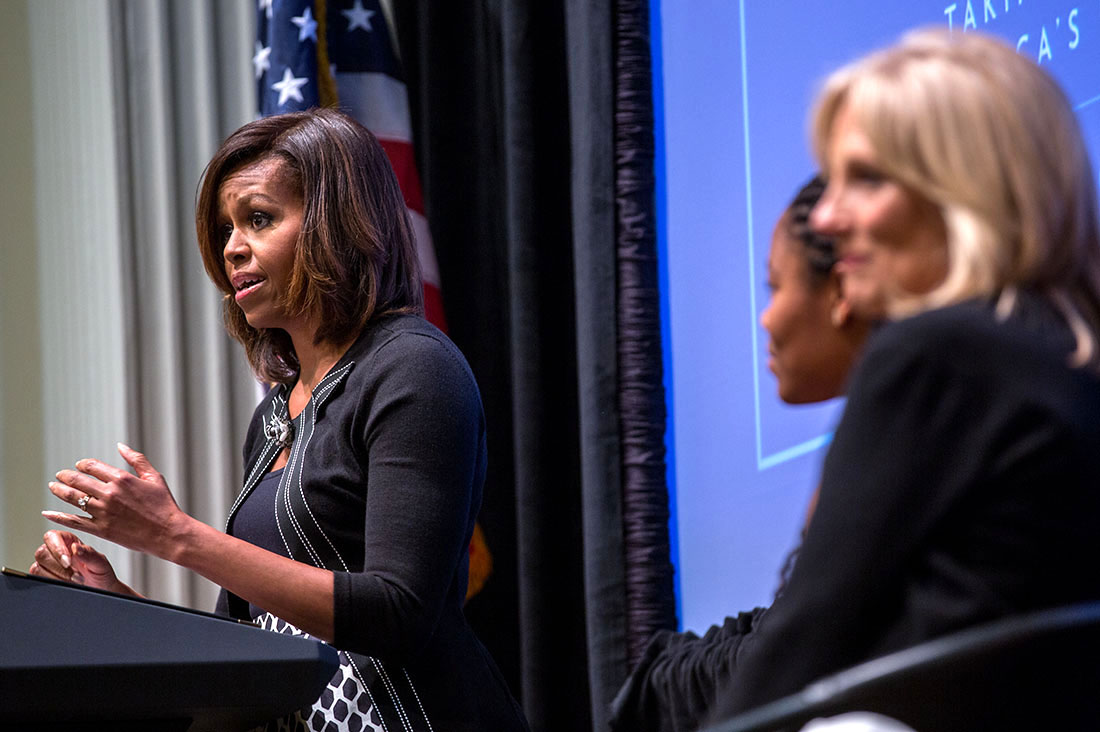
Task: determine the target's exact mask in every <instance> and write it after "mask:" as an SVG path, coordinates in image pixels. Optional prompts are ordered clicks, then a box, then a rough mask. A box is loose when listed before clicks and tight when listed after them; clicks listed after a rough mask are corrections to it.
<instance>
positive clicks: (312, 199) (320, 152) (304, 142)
mask: <svg viewBox="0 0 1100 732" xmlns="http://www.w3.org/2000/svg"><path fill="white" fill-rule="evenodd" d="M268 159H278V160H281V161H282V162H283V167H282V173H283V174H285V175H288V176H290V179H291V181H292V183H293V184H295V185H296V186H297V187H298V188H299V190H300V191H301V193H302V200H303V205H304V208H305V210H304V216H303V219H302V232H301V234H300V235H299V237H298V244H297V247H296V249H295V254H294V265H293V271H292V274H291V278H290V282H289V283H288V287H287V292H286V294H285V298H284V301H283V303H282V305H283V307H284V308H285V309H286V312H287V314H288V315H290V316H291V317H295V316H300V315H305V314H309V315H314V316H316V317H317V322H318V323H319V324H320V326H319V328H318V330H317V334H316V338H315V342H316V343H323V342H330V343H341V342H344V341H346V340H347V339H348V338H350V337H353V336H354V335H356V334H358V333H359V331H360V330H362V328H363V326H364V325H366V323H367V322H368V321H369V320H371V319H372V318H377V317H381V316H383V315H388V314H392V313H399V312H417V313H418V312H420V311H421V308H422V300H423V290H422V284H421V280H420V268H419V265H418V263H417V258H416V242H415V239H414V235H413V229H412V225H411V223H410V221H409V215H408V210H407V209H406V207H405V200H404V197H403V196H402V195H401V189H400V187H399V186H398V183H397V179H396V178H395V177H394V174H393V169H392V168H391V167H390V162H389V159H388V158H387V157H386V153H385V151H383V150H382V147H381V146H380V145H379V144H378V141H377V140H376V139H375V137H374V135H372V134H371V133H370V131H369V130H367V129H366V128H365V127H363V126H362V125H361V124H359V123H358V122H356V121H355V120H354V119H352V118H351V117H348V116H347V115H345V114H343V113H341V112H337V111H335V110H332V109H313V110H310V111H307V112H293V113H290V114H281V115H275V116H272V117H265V118H263V119H258V120H256V121H254V122H249V123H248V124H246V125H244V126H243V127H241V128H240V129H239V130H237V131H236V132H234V133H233V134H232V135H230V136H229V137H228V138H227V139H226V140H225V142H223V143H222V145H221V147H220V148H218V151H217V152H216V153H215V154H214V157H213V158H212V159H211V160H210V163H209V164H208V165H207V166H206V171H205V172H204V173H203V178H202V182H201V183H200V186H199V194H198V203H197V205H196V209H195V228H196V230H197V231H198V240H199V252H200V253H201V254H202V261H203V265H204V266H205V267H206V272H207V274H208V275H209V276H210V279H211V280H213V281H214V284H215V285H217V286H218V288H219V289H221V291H222V292H224V293H225V297H224V298H223V301H222V311H223V316H224V320H225V327H226V330H228V331H229V334H230V335H232V336H233V337H234V338H236V339H237V340H239V341H240V342H241V343H242V344H243V345H244V348H245V352H246V354H247V355H248V361H249V363H250V364H251V365H252V368H253V370H254V371H255V372H256V374H257V375H258V376H259V377H260V378H262V379H265V380H268V381H281V382H290V381H293V379H294V378H295V377H296V376H297V373H298V358H297V356H296V354H295V353H294V348H293V345H292V344H291V341H290V337H289V336H288V335H287V334H286V332H285V331H283V330H280V329H266V328H264V329H256V328H253V327H252V326H250V325H249V324H248V322H247V321H246V320H245V317H244V312H243V311H242V310H241V309H240V308H239V307H238V306H237V304H236V301H235V300H234V298H233V295H234V292H233V286H232V284H231V283H230V281H229V277H228V276H227V275H226V272H225V260H224V258H223V248H224V241H223V238H222V233H221V226H219V224H218V191H219V189H220V188H221V184H222V182H223V181H224V180H225V179H226V178H227V177H228V176H229V175H231V174H232V173H234V172H235V171H237V170H240V169H241V168H242V167H244V166H245V165H249V164H251V163H255V162H259V161H261V160H268Z"/></svg>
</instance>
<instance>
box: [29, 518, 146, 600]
mask: <svg viewBox="0 0 1100 732" xmlns="http://www.w3.org/2000/svg"><path fill="white" fill-rule="evenodd" d="M28 571H29V572H30V574H33V575H37V576H39V577H49V578H51V579H59V580H65V581H68V582H75V583H77V584H81V585H85V586H87V587H95V588H97V589H100V590H110V591H111V592H119V593H122V594H124V595H136V594H137V593H136V592H135V591H134V590H133V589H131V588H130V587H129V586H127V585H125V584H123V583H122V582H120V581H119V579H118V577H117V576H116V575H115V570H114V568H113V567H112V566H111V562H110V560H108V559H107V557H105V556H103V555H102V554H100V553H99V552H97V551H96V550H95V549H93V548H92V547H90V546H88V545H87V544H85V543H84V542H82V541H81V540H80V539H79V538H77V536H76V535H75V534H73V533H72V532H69V531H58V530H56V529H51V530H50V531H47V532H46V533H45V535H44V536H43V537H42V545H41V546H39V547H38V549H36V550H35V552H34V564H32V565H31V567H30V569H29V570H28Z"/></svg>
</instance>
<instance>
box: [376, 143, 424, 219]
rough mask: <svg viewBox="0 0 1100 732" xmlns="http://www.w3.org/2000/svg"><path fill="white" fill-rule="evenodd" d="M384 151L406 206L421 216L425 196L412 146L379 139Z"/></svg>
mask: <svg viewBox="0 0 1100 732" xmlns="http://www.w3.org/2000/svg"><path fill="white" fill-rule="evenodd" d="M378 142H380V143H381V144H382V149H384V150H385V151H386V155H388V156H389V158H390V165H392V166H393V172H394V173H396V174H397V182H398V183H399V184H401V192H402V193H403V194H405V205H407V206H408V207H409V208H411V209H412V210H413V211H416V212H417V213H419V214H423V213H424V196H423V194H422V193H421V192H420V175H419V174H418V173H417V172H416V156H415V155H414V154H413V148H412V145H411V144H409V143H407V142H402V141H400V140H387V139H385V138H379V140H378Z"/></svg>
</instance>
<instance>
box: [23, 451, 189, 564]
mask: <svg viewBox="0 0 1100 732" xmlns="http://www.w3.org/2000/svg"><path fill="white" fill-rule="evenodd" d="M118 452H119V454H120V455H122V458H123V460H125V461H126V462H127V463H128V464H129V465H130V467H132V468H133V469H134V473H129V472H127V471H125V470H120V469H119V468H116V467H114V466H112V465H108V464H106V463H103V462H100V461H99V460H91V459H85V460H81V461H79V462H77V464H76V470H62V471H60V472H59V473H58V474H57V480H56V481H53V482H51V483H50V484H49V488H50V491H51V492H52V493H53V494H54V495H55V496H57V497H58V498H60V499H61V500H62V501H65V502H66V503H69V504H72V505H73V506H75V507H76V508H79V509H80V510H82V511H84V513H86V514H87V515H86V516H80V515H73V514H68V513H62V512H59V511H43V512H42V515H43V516H45V517H46V518H47V519H49V520H50V521H53V522H55V523H58V524H61V525H62V526H65V527H66V528H69V529H75V530H77V531H84V532H87V533H89V534H92V535H94V536H98V537H101V538H103V539H107V540H108V541H112V542H114V543H116V544H120V545H122V546H124V547H127V548H128V549H133V550H135V551H140V552H145V553H147V554H152V555H153V556H157V557H161V558H164V559H169V558H171V555H172V552H173V549H175V548H176V547H175V537H176V536H178V535H179V532H180V530H181V529H182V527H183V526H184V525H185V524H186V523H187V522H188V521H189V520H191V519H190V517H189V516H187V514H185V513H184V512H183V511H181V510H180V508H179V506H178V505H177V504H176V501H175V499H174V498H173V497H172V492H171V491H170V490H169V489H168V484H167V483H166V482H165V481H164V476H162V475H161V474H160V473H159V472H157V470H156V469H155V468H154V467H153V466H152V464H151V463H150V462H149V460H148V458H146V457H145V456H144V455H143V454H141V453H140V452H138V451H137V450H134V449H132V448H129V447H127V446H125V445H123V444H121V443H119V446H118Z"/></svg>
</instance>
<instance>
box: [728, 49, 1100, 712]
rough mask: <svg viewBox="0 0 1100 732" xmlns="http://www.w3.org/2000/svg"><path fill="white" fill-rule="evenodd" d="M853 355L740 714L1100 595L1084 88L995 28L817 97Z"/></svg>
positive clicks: (746, 667) (913, 54)
mask: <svg viewBox="0 0 1100 732" xmlns="http://www.w3.org/2000/svg"><path fill="white" fill-rule="evenodd" d="M813 135H814V145H815V149H816V153H817V156H818V158H819V161H820V163H821V165H822V168H823V170H824V171H825V173H826V176H827V178H828V181H829V182H828V186H827V187H826V190H825V192H824V194H823V196H822V198H821V200H820V202H819V203H818V205H817V207H816V208H815V210H814V212H813V214H812V216H811V223H812V225H813V226H814V227H815V228H816V229H817V231H818V232H819V233H822V234H824V235H828V236H830V237H832V238H833V239H835V240H836V242H837V247H838V251H839V255H840V263H839V265H838V267H839V270H840V271H841V272H842V274H843V277H844V283H845V288H846V295H847V297H848V299H849V301H850V303H851V306H852V308H853V311H854V312H856V313H857V314H859V315H861V316H863V317H866V318H878V319H882V320H884V321H885V324H884V325H883V327H881V328H880V329H879V330H878V331H877V332H876V333H875V334H874V335H873V336H872V337H871V339H870V341H869V342H868V345H867V350H866V352H865V354H864V357H863V359H862V360H861V363H860V365H859V366H858V367H857V369H856V372H855V373H854V374H853V376H852V381H851V384H850V387H849V399H848V403H847V406H846V408H845V413H844V416H843V417H842V420H841V423H840V425H839V426H838V428H837V430H836V433H835V438H834V441H833V443H832V445H831V447H830V450H829V454H828V456H827V458H826V461H825V466H824V472H823V478H822V486H821V492H820V497H819V501H818V504H817V509H816V511H815V513H814V516H813V520H812V521H811V522H810V524H809V527H808V531H807V534H806V537H805V541H804V543H803V546H802V551H801V554H800V556H799V560H798V562H797V564H796V565H795V567H794V570H793V572H792V575H791V578H790V582H789V583H788V585H787V587H786V591H785V593H784V594H783V595H782V596H781V597H780V598H779V599H778V600H777V601H776V603H775V604H774V605H773V607H772V608H771V610H770V612H769V613H768V615H767V617H766V618H765V622H763V623H761V625H760V628H759V629H758V632H754V633H753V634H752V640H751V642H746V643H745V644H742V647H741V648H740V650H739V653H738V657H737V659H736V660H737V663H736V665H735V666H734V665H733V664H731V666H730V668H731V669H734V668H735V670H731V671H730V672H729V673H728V674H727V676H726V679H725V681H724V683H725V686H724V691H722V692H721V693H720V694H719V701H718V703H717V705H718V707H719V713H718V715H717V716H718V717H724V716H727V715H729V714H732V713H736V712H739V711H744V710H746V709H748V708H751V707H754V706H757V705H759V704H761V703H764V702H768V701H771V700H773V699H775V698H777V697H780V696H782V695H785V694H788V693H793V692H795V691H798V690H799V689H800V688H801V687H803V686H804V685H806V684H807V683H808V682H811V681H813V680H814V679H816V678H818V677H820V676H822V675H825V674H828V673H830V672H833V671H837V670H840V669H842V668H844V667H847V666H850V665H853V664H855V663H857V662H860V661H864V660H867V659H870V658H872V657H875V656H879V655H882V654H884V653H887V652H890V651H894V650H898V649H901V648H904V647H907V646H911V645H914V644H916V643H919V642H921V641H924V640H928V639H930V638H933V637H936V636H940V635H943V634H945V633H950V632H952V631H955V630H958V629H961V628H964V627H967V626H971V625H974V624H977V623H981V622H983V621H987V620H992V619H994V618H998V617H1003V616H1007V615H1011V614H1014V613H1022V612H1026V611H1029V610H1035V609H1039V608H1044V607H1052V606H1058V605H1065V604H1069V603H1074V602H1078V601H1084V600H1092V599H1098V598H1100V574H1098V573H1097V572H1096V571H1095V567H1094V566H1093V563H1094V561H1095V557H1097V556H1100V376H1098V374H1100V347H1098V336H1100V235H1098V230H1100V229H1098V223H1097V201H1096V190H1095V188H1094V184H1093V181H1094V175H1093V171H1092V168H1091V166H1090V163H1089V160H1088V155H1087V152H1086V149H1085V146H1084V143H1083V141H1082V137H1081V133H1080V131H1079V129H1078V126H1077V122H1076V119H1075V117H1074V113H1073V110H1072V109H1071V107H1070V105H1069V104H1068V102H1067V100H1066V98H1065V96H1064V94H1063V93H1062V91H1061V90H1060V88H1059V87H1058V85H1057V84H1056V83H1055V82H1054V81H1053V80H1052V79H1051V77H1049V76H1048V75H1047V74H1046V73H1044V72H1043V71H1042V70H1041V69H1040V68H1039V67H1038V66H1036V65H1035V64H1034V63H1032V62H1031V61H1029V60H1028V59H1026V58H1025V57H1023V56H1021V55H1018V54H1016V53H1015V52H1014V51H1013V49H1011V48H1010V47H1007V46H1005V45H1003V44H1002V43H1001V42H1000V41H998V40H994V39H992V38H989V37H986V36H982V35H979V34H976V33H970V34H961V33H955V34H951V33H948V32H939V31H922V32H917V33H914V34H912V35H909V36H907V37H905V38H904V39H903V40H902V41H901V42H900V43H898V44H897V45H895V46H893V47H891V48H888V49H886V50H883V51H880V52H878V53H875V54H872V55H870V56H867V57H866V58H864V59H862V60H860V61H858V62H856V63H855V64H853V65H851V66H849V67H847V68H844V69H841V70H840V71H838V72H836V73H835V74H833V75H832V77H830V78H829V79H828V81H827V83H826V85H825V87H824V90H823V92H822V94H821V96H820V98H819V101H818V104H817V107H816V110H815V113H814V117H813Z"/></svg>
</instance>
